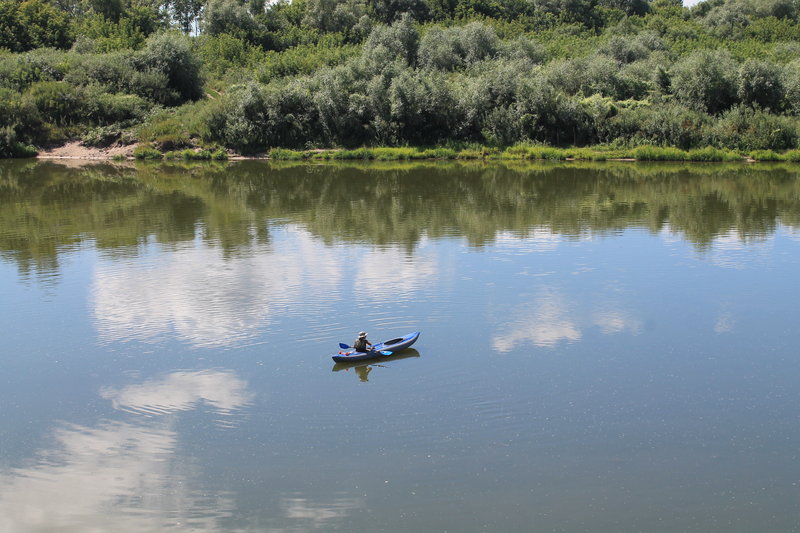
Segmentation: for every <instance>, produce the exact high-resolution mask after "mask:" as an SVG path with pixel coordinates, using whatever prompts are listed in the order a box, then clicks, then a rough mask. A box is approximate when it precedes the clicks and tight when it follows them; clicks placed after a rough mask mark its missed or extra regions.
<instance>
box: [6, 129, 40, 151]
mask: <svg viewBox="0 0 800 533" xmlns="http://www.w3.org/2000/svg"><path fill="white" fill-rule="evenodd" d="M35 155H36V149H35V148H33V147H32V146H30V145H27V144H25V143H23V142H21V141H20V140H19V138H18V136H17V132H16V131H15V130H14V128H13V127H11V126H4V127H0V158H9V157H33V156H35Z"/></svg>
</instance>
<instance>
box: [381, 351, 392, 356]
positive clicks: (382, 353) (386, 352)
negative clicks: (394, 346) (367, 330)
mask: <svg viewBox="0 0 800 533" xmlns="http://www.w3.org/2000/svg"><path fill="white" fill-rule="evenodd" d="M381 355H392V352H390V351H389V350H381Z"/></svg>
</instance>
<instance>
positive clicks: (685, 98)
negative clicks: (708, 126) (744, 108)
mask: <svg viewBox="0 0 800 533" xmlns="http://www.w3.org/2000/svg"><path fill="white" fill-rule="evenodd" d="M737 70H738V69H737V67H736V63H735V62H734V60H733V58H732V57H731V55H730V53H728V52H727V51H724V50H723V51H720V50H698V51H696V52H693V53H692V54H690V55H689V56H687V57H686V58H683V59H681V60H679V61H678V62H677V63H676V64H675V66H674V67H673V71H672V87H673V90H674V92H675V96H677V97H678V99H679V100H680V101H682V102H684V103H685V104H686V105H688V106H689V107H691V108H693V109H698V110H703V111H708V112H709V113H711V114H715V113H719V112H721V111H724V110H726V109H728V108H729V107H730V106H731V105H733V103H734V102H735V101H736V89H737V79H736V72H737Z"/></svg>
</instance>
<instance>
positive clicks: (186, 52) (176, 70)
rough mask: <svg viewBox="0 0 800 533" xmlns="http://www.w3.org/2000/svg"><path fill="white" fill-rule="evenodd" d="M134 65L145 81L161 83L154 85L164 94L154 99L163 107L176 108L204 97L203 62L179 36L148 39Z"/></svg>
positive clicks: (165, 35)
mask: <svg viewBox="0 0 800 533" xmlns="http://www.w3.org/2000/svg"><path fill="white" fill-rule="evenodd" d="M134 63H135V65H136V66H137V69H138V70H139V72H140V78H141V80H143V81H149V82H151V83H152V81H153V80H159V81H158V83H156V84H154V85H155V86H160V88H161V89H162V90H160V91H158V92H155V93H154V94H152V95H151V97H152V99H154V100H155V101H157V102H159V103H161V104H164V105H169V106H174V105H178V104H181V103H184V102H186V101H189V100H197V99H198V98H200V97H201V96H202V95H203V91H202V84H203V80H202V78H201V76H200V62H199V61H198V60H197V57H196V56H195V55H194V52H193V51H192V43H191V41H190V40H189V38H188V37H185V36H183V35H179V34H175V33H160V34H154V35H152V36H150V37H148V39H147V42H146V43H145V46H144V48H143V49H142V50H141V51H140V52H139V53H138V54H137V55H136V57H135V58H134ZM134 81H136V80H134Z"/></svg>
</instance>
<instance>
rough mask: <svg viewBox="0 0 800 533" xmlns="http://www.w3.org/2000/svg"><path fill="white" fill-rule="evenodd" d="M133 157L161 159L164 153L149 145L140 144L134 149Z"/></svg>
mask: <svg viewBox="0 0 800 533" xmlns="http://www.w3.org/2000/svg"><path fill="white" fill-rule="evenodd" d="M133 157H135V158H136V159H161V158H162V157H164V156H163V154H162V153H161V152H159V151H158V150H156V149H155V148H153V147H152V146H148V145H144V144H142V145H139V146H137V147H136V148H134V150H133Z"/></svg>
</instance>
